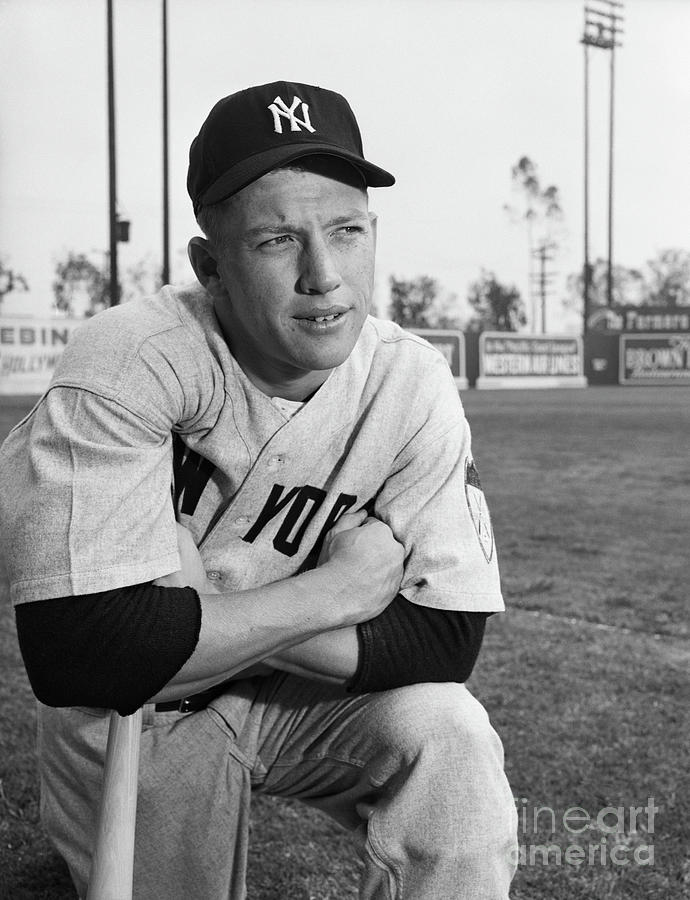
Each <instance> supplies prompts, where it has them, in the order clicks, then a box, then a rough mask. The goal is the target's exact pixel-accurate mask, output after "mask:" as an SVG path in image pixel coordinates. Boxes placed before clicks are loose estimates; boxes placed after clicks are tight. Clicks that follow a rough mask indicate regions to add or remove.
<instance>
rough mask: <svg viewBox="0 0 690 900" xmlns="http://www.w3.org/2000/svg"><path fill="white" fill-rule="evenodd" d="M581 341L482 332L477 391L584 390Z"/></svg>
mask: <svg viewBox="0 0 690 900" xmlns="http://www.w3.org/2000/svg"><path fill="white" fill-rule="evenodd" d="M586 385H587V381H586V379H585V377H584V374H583V354H582V338H580V337H579V336H576V335H550V334H541V335H537V334H529V335H525V334H515V333H511V332H500V331H496V332H484V333H483V334H482V335H481V336H480V338H479V378H478V379H477V387H478V388H524V387H586Z"/></svg>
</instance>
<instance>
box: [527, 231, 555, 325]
mask: <svg viewBox="0 0 690 900" xmlns="http://www.w3.org/2000/svg"><path fill="white" fill-rule="evenodd" d="M557 246H558V245H557V244H555V243H554V242H553V241H547V240H543V241H540V243H539V244H538V245H537V246H536V247H535V249H534V250H533V251H532V255H533V256H535V257H536V258H537V259H538V260H539V272H538V274H537V275H536V276H535V278H534V280H535V281H536V282H537V284H538V287H539V298H540V301H541V333H542V334H546V296H547V293H548V290H549V288H550V287H551V284H552V282H553V279H554V277H555V275H556V273H555V272H547V271H546V264H547V263H549V262H553V260H554V258H555V257H554V256H553V254H552V253H551V251H552V250H555V249H556V248H557ZM532 292H533V293H534V289H532ZM534 331H535V332H536V329H534Z"/></svg>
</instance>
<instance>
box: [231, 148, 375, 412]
mask: <svg viewBox="0 0 690 900" xmlns="http://www.w3.org/2000/svg"><path fill="white" fill-rule="evenodd" d="M326 172H330V173H331V174H335V175H336V176H338V177H330V175H329V174H325V173H326ZM341 176H342V178H345V179H347V180H341ZM226 220H227V221H226V223H225V231H224V237H225V240H224V242H223V247H222V248H221V249H220V250H219V251H218V252H217V263H218V275H219V279H220V287H221V294H220V296H219V297H218V296H217V297H216V310H217V313H218V316H219V318H220V320H221V323H222V325H223V328H224V332H225V335H226V338H227V340H228V343H229V344H230V349H231V350H232V352H233V355H234V356H235V358H236V359H237V361H238V362H239V363H240V365H241V366H242V368H243V369H244V370H245V372H247V374H248V375H249V377H250V378H251V379H252V380H253V381H254V382H255V383H256V384H258V385H259V386H260V387H261V388H262V389H264V390H268V391H269V392H271V391H275V392H276V393H278V390H277V389H282V391H281V392H282V394H283V395H284V396H288V395H292V396H293V397H294V396H299V394H300V393H302V394H304V395H306V393H310V392H311V391H313V390H315V389H316V387H318V386H319V385H320V384H321V383H322V382H323V381H324V380H325V379H326V377H327V376H328V372H329V371H330V370H331V369H333V368H334V367H335V366H338V365H340V364H341V363H342V362H344V360H345V359H347V357H348V356H349V354H350V352H351V351H352V348H353V347H354V345H355V342H356V340H357V337H358V335H359V333H360V330H361V328H362V325H363V323H364V320H365V318H366V315H367V313H368V310H369V303H370V299H371V293H372V287H373V276H374V247H375V221H374V217H373V216H371V215H370V214H369V211H368V203H367V196H366V191H365V190H364V188H363V187H360V186H359V185H358V183H357V181H356V179H355V178H353V177H352V175H351V174H350V173H349V170H348V167H347V166H343V165H342V164H336V167H335V168H330V169H324V168H322V167H321V166H318V167H317V168H316V170H315V171H304V172H302V171H292V170H278V171H276V172H271V173H270V174H268V175H265V176H264V177H263V178H260V179H259V180H258V181H256V182H254V183H253V184H251V185H249V186H248V187H247V188H245V189H244V190H242V191H240V193H239V194H237V195H236V196H235V197H233V198H232V200H231V202H230V204H229V206H228V212H227V216H226ZM305 392H306V393H305Z"/></svg>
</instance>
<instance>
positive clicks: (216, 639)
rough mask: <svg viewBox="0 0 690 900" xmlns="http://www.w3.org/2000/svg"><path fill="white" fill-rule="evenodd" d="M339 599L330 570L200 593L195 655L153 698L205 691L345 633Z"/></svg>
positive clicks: (167, 697) (163, 698)
mask: <svg viewBox="0 0 690 900" xmlns="http://www.w3.org/2000/svg"><path fill="white" fill-rule="evenodd" d="M337 595H338V586H337V584H334V579H333V577H332V575H329V571H328V570H327V569H326V567H322V568H320V569H314V570H313V571H311V572H305V573H304V574H302V575H299V576H297V577H295V578H289V579H286V580H285V581H280V582H275V583H274V584H270V585H266V586H264V587H261V588H256V589H252V590H247V591H241V592H238V593H235V594H202V595H201V609H202V612H201V630H200V633H199V640H198V642H197V645H196V647H195V649H194V652H193V653H192V655H191V656H190V657H189V659H188V660H187V662H186V663H185V664H184V665H183V666H182V668H181V669H180V670H179V671H178V672H177V673H176V675H175V676H174V677H173V678H172V679H171V680H170V681H169V682H168V683H167V684H166V685H165V687H164V688H163V689H162V690H161V691H160V692H159V693H158V694H156V696H155V697H154V698H152V699H154V700H156V701H159V700H171V699H175V698H177V697H182V696H187V695H189V694H192V693H196V692H198V691H202V690H205V689H207V688H209V687H212V686H213V685H214V684H218V683H219V682H220V681H224V680H225V679H227V678H230V677H232V676H233V675H234V674H236V673H238V672H241V671H242V670H245V669H247V668H248V667H249V666H253V665H254V664H255V663H258V662H261V661H262V660H264V659H265V658H266V657H268V656H273V655H276V654H281V653H284V652H286V651H287V650H288V649H289V648H291V647H293V646H294V645H295V644H300V645H302V644H304V642H305V641H309V640H310V639H313V638H315V637H316V636H317V635H321V634H322V633H323V632H332V631H333V629H339V630H340V629H344V627H345V626H347V625H348V624H350V623H349V622H348V621H346V620H343V617H342V616H343V614H342V612H341V605H340V604H339V603H338V602H337ZM355 642H356V637H355ZM314 655H315V654H314V651H312V657H313V656H314ZM276 668H278V666H276ZM352 671H353V672H354V669H353V670H352Z"/></svg>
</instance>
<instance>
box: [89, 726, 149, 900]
mask: <svg viewBox="0 0 690 900" xmlns="http://www.w3.org/2000/svg"><path fill="white" fill-rule="evenodd" d="M141 716H142V711H141V709H138V710H137V711H136V712H135V713H133V714H132V715H131V716H120V715H119V714H118V713H116V712H115V711H113V712H111V713H110V726H109V729H108V746H107V749H106V753H105V770H104V774H103V789H102V791H101V802H100V808H99V811H98V830H97V833H96V849H95V851H94V854H93V858H92V862H91V876H90V878H89V891H88V894H87V895H86V900H131V898H132V878H133V874H134V828H135V824H136V815H137V775H138V771H139V744H140V741H141Z"/></svg>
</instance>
